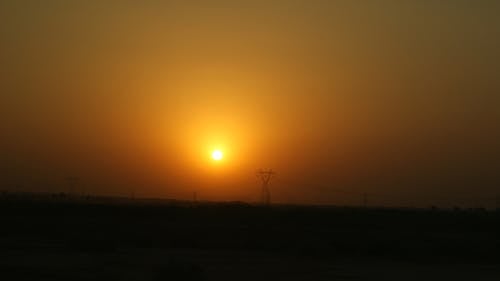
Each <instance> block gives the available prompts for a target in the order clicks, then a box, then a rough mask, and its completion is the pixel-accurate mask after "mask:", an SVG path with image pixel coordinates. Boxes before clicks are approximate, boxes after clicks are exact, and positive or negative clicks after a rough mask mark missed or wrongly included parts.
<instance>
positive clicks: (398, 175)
mask: <svg viewBox="0 0 500 281" xmlns="http://www.w3.org/2000/svg"><path fill="white" fill-rule="evenodd" d="M499 13H500V2H498V1H493V0H492V1H488V0H479V1H466V0H443V1H417V0H414V1H409V0H398V1H396V0H394V1H392V0H385V1H384V0H376V1H375V0H373V1H368V0H367V1H327V0H310V1H300V0H295V1H294V0H290V1H284V0H268V1H229V0H226V1H224V0H218V1H191V0H187V1H155V0H150V1H42V2H41V1H8V0H6V1H1V2H0V153H1V158H0V189H2V190H9V191H35V192H67V191H68V184H67V183H66V181H65V178H67V177H69V176H74V177H79V178H80V182H79V184H78V187H77V190H78V192H81V193H86V194H96V195H115V196H130V195H131V194H134V195H135V196H138V197H160V198H176V199H187V200H189V199H190V198H191V197H192V194H193V192H196V193H197V194H198V198H199V199H201V200H217V201H218V200H221V201H236V200H238V201H246V202H255V201H258V200H259V198H260V192H261V189H260V182H259V179H258V178H257V177H256V175H255V171H256V170H257V169H259V168H265V169H273V170H275V171H276V172H277V175H276V177H275V178H274V179H273V180H272V181H271V184H270V186H271V193H272V201H273V202H278V203H298V204H338V205H359V204H361V202H362V197H363V196H362V194H365V193H366V194H367V196H368V203H369V204H370V205H383V206H424V207H425V206H430V205H438V206H455V205H456V206H463V207H477V206H494V205H495V204H496V203H495V202H496V201H495V198H496V197H497V196H498V195H500V110H499V108H500V51H499V50H500V17H498V14H499ZM214 149H220V150H222V151H223V153H224V158H223V159H222V160H221V161H219V162H216V161H213V160H212V159H211V158H210V153H211V152H212V151H213V150H214Z"/></svg>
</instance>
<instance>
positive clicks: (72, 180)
mask: <svg viewBox="0 0 500 281" xmlns="http://www.w3.org/2000/svg"><path fill="white" fill-rule="evenodd" d="M66 182H67V183H68V194H75V189H76V187H77V186H78V183H79V182H80V178H78V177H67V178H66Z"/></svg>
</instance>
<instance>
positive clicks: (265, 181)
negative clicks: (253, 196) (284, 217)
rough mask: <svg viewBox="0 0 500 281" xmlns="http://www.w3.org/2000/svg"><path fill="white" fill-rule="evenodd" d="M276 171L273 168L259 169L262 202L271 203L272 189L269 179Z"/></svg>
mask: <svg viewBox="0 0 500 281" xmlns="http://www.w3.org/2000/svg"><path fill="white" fill-rule="evenodd" d="M275 174H276V173H275V172H274V171H273V170H262V169H260V170H258V171H257V176H258V177H259V178H260V179H261V181H262V204H264V205H270V204H271V191H270V190H269V181H271V178H272V177H273V176H274V175H275Z"/></svg>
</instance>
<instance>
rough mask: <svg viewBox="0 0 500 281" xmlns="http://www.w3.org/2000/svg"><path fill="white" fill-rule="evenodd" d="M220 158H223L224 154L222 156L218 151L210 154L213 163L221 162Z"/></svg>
mask: <svg viewBox="0 0 500 281" xmlns="http://www.w3.org/2000/svg"><path fill="white" fill-rule="evenodd" d="M222 157H224V154H222V151H220V150H214V151H213V152H212V159H213V160H215V161H220V160H222Z"/></svg>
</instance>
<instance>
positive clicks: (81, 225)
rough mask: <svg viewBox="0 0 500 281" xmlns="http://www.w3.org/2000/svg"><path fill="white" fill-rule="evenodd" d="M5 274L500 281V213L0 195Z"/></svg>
mask: <svg viewBox="0 0 500 281" xmlns="http://www.w3.org/2000/svg"><path fill="white" fill-rule="evenodd" d="M0 222H1V225H0V273H1V275H2V276H5V277H7V279H4V278H3V277H2V278H1V279H2V280H276V279H283V280H500V231H499V230H500V212H496V211H484V210H465V211H439V210H402V209H370V208H367V209H363V208H339V207H298V206H273V207H259V206H252V205H247V204H240V203H225V204H214V203H210V204H209V203H206V204H197V205H191V204H189V203H182V202H170V203H169V202H160V201H158V202H156V201H119V200H97V199H95V200H94V199H90V200H83V199H78V200H76V199H75V200H70V199H67V198H66V199H53V198H52V199H47V198H46V199H43V198H42V199H40V198H37V199H30V198H15V197H9V196H5V195H4V196H3V197H0Z"/></svg>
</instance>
